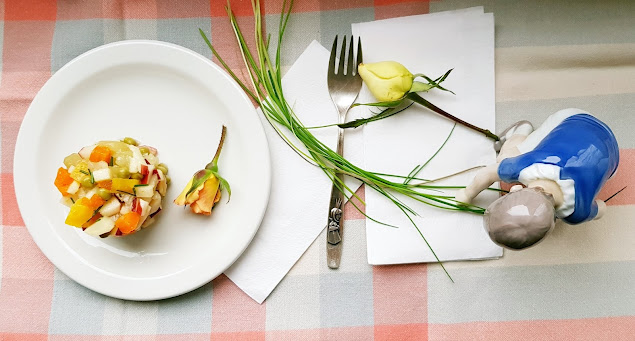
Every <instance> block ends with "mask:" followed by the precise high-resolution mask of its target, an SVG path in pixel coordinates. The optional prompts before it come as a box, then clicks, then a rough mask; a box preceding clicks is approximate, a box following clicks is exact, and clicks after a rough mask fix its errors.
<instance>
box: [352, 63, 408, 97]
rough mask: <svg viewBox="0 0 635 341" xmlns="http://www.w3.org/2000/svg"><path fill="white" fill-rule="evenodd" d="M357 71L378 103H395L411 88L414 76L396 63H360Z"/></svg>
mask: <svg viewBox="0 0 635 341" xmlns="http://www.w3.org/2000/svg"><path fill="white" fill-rule="evenodd" d="M357 70H358V72H359V75H360V76H361V77H362V79H363V80H364V83H366V86H368V89H369V90H370V92H371V93H372V94H373V96H375V98H377V100H378V101H380V102H391V101H396V100H398V99H400V98H402V97H403V96H404V95H405V94H406V93H408V91H410V89H411V88H412V82H413V80H414V76H413V75H412V73H410V71H408V69H406V67H405V66H403V65H401V64H399V63H397V62H391V61H389V62H379V63H370V64H363V63H362V64H359V67H358V69H357Z"/></svg>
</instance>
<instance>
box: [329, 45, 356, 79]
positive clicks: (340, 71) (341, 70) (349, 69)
mask: <svg viewBox="0 0 635 341" xmlns="http://www.w3.org/2000/svg"><path fill="white" fill-rule="evenodd" d="M337 39H338V36H335V40H333V47H332V48H331V58H330V60H329V70H328V72H329V74H336V75H344V76H351V75H356V74H357V65H359V64H360V63H361V62H362V60H363V59H362V41H361V39H360V38H359V37H358V38H357V58H355V57H354V54H355V53H354V51H353V42H354V40H355V38H354V37H351V42H350V44H349V48H348V53H346V36H344V38H343V39H342V48H341V51H340V56H339V60H340V63H339V67H338V68H337V69H335V60H336V59H337ZM354 59H356V62H353V60H354ZM345 60H346V61H347V62H346V65H344V61H345Z"/></svg>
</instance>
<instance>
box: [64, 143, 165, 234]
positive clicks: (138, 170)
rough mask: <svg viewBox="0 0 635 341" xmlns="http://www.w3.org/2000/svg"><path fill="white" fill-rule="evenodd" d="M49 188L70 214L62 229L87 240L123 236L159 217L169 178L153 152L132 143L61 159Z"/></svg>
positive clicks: (95, 148) (85, 150) (108, 145)
mask: <svg viewBox="0 0 635 341" xmlns="http://www.w3.org/2000/svg"><path fill="white" fill-rule="evenodd" d="M64 166H65V167H60V168H59V169H58V170H57V176H56V177H55V186H56V187H57V189H58V190H59V191H60V193H62V196H63V198H62V202H63V203H64V204H66V205H67V206H69V207H70V208H71V210H70V212H69V214H68V216H67V217H66V224H67V225H70V226H75V227H77V228H82V229H83V230H84V231H85V232H86V233H88V234H90V235H92V236H100V237H102V238H106V237H108V236H125V235H129V234H132V233H135V232H137V231H139V230H141V229H143V228H145V227H148V226H150V225H151V224H152V223H153V222H154V219H155V218H156V215H157V214H158V213H159V212H161V204H162V202H163V198H164V197H165V194H166V191H167V188H168V184H169V183H170V178H169V177H168V175H167V174H168V168H167V166H166V165H164V164H162V163H159V158H158V157H157V150H156V149H154V148H152V147H148V146H138V143H137V141H136V140H134V139H132V138H129V137H126V138H125V139H123V140H122V141H102V142H99V143H97V144H95V145H92V146H88V147H84V148H82V149H81V150H80V151H79V152H78V153H73V154H71V155H69V156H67V157H66V158H65V159H64Z"/></svg>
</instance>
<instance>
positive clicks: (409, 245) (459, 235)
mask: <svg viewBox="0 0 635 341" xmlns="http://www.w3.org/2000/svg"><path fill="white" fill-rule="evenodd" d="M482 12H483V9H482V7H479V8H473V9H467V10H461V11H453V12H443V13H435V14H429V15H418V16H412V17H404V18H396V19H388V20H381V21H376V22H370V23H361V24H354V25H353V34H354V35H356V36H361V37H362V41H363V46H364V61H365V62H367V63H370V62H378V61H384V60H395V61H399V62H401V63H402V64H404V65H405V66H406V67H407V68H408V69H409V70H410V71H411V72H413V73H419V72H421V73H425V74H426V75H428V76H430V77H433V78H436V77H437V76H439V75H442V74H443V73H444V72H445V71H446V70H448V69H450V68H454V71H452V74H451V75H450V76H449V77H448V79H447V80H446V81H445V82H444V83H443V85H444V86H445V87H446V88H448V89H451V90H453V91H454V92H455V93H456V96H455V95H452V94H450V93H445V92H441V91H439V90H433V91H432V92H430V93H427V94H423V97H424V98H426V99H428V100H429V101H430V102H432V103H434V104H436V105H437V106H439V107H441V108H443V109H445V110H446V111H448V112H450V113H452V114H454V115H455V116H458V117H460V118H462V119H464V120H466V121H468V122H471V123H473V124H475V125H477V126H480V127H484V128H487V129H490V130H491V131H494V128H495V116H494V106H495V103H494V17H493V15H492V14H483V13H482ZM364 96H365V97H363V98H360V102H373V101H375V100H374V99H373V98H372V96H370V95H369V94H368V92H364ZM452 126H453V122H451V121H449V120H447V119H445V118H443V117H441V116H439V115H437V114H435V113H433V112H431V111H429V110H427V109H424V108H423V107H421V106H419V105H417V104H415V105H413V106H412V107H411V108H410V109H408V110H406V111H404V112H402V113H400V114H398V115H396V116H393V117H391V118H388V119H386V120H382V121H378V122H375V123H372V124H369V125H367V126H365V127H364V134H363V136H364V148H365V164H366V167H367V168H368V169H370V170H373V171H378V172H382V173H391V174H399V175H407V174H408V173H409V172H410V171H411V170H412V169H413V168H414V167H415V166H416V165H418V164H422V163H424V162H425V161H426V160H427V159H428V158H429V157H430V156H431V155H432V154H433V153H434V152H435V151H436V149H437V148H438V147H439V146H440V145H441V143H442V142H443V141H444V140H445V138H446V137H447V135H448V133H449V132H450V130H451V129H452ZM494 161H495V153H494V149H493V147H492V142H491V140H489V139H487V138H485V137H484V136H482V135H479V134H478V133H475V132H473V131H470V130H468V129H467V128H464V127H462V126H457V127H456V129H455V131H454V134H453V135H452V137H451V139H450V140H449V142H448V143H447V145H446V146H445V147H444V148H443V150H442V151H441V153H439V154H438V155H437V157H436V158H435V159H434V160H433V161H432V162H431V163H430V164H428V166H427V167H426V168H425V169H424V170H423V171H422V172H421V173H420V174H419V176H420V177H422V178H427V179H435V178H438V177H441V176H444V175H447V174H451V173H454V172H457V171H459V170H463V169H467V168H469V167H473V166H476V165H484V164H489V163H493V162H494ZM473 176H474V173H473V172H472V173H468V174H464V175H462V176H457V177H453V178H452V179H449V180H447V181H444V182H441V183H439V184H448V185H449V184H452V185H466V184H467V183H468V182H469V180H470V179H471V178H473ZM452 195H453V193H452ZM496 197H497V194H496V193H492V192H490V193H484V194H482V195H481V196H480V197H479V198H478V199H479V200H478V201H477V202H476V204H479V205H480V206H482V207H486V206H487V205H488V203H489V202H491V201H493V200H494V199H495V198H496ZM404 202H406V203H407V204H408V205H409V206H410V207H413V208H415V210H416V211H417V212H418V213H419V214H420V216H418V217H415V218H414V221H415V222H416V224H417V225H418V227H419V228H420V229H421V232H422V233H423V234H424V236H426V238H427V240H428V242H429V243H430V245H431V246H432V247H433V248H434V250H435V252H436V254H437V255H438V256H439V258H440V259H441V260H464V259H483V258H494V257H500V256H502V249H501V248H500V247H498V246H496V245H495V244H494V243H492V242H491V240H490V239H489V238H488V236H487V234H486V232H485V231H484V229H483V223H482V217H481V216H478V215H474V214H467V213H459V212H449V211H445V210H440V209H437V208H432V207H429V206H426V205H424V204H421V203H418V202H415V201H413V200H409V199H408V198H404ZM366 204H367V206H366V213H367V214H368V215H369V216H370V217H372V218H374V219H377V220H379V221H382V222H386V223H390V224H393V225H396V226H399V228H390V227H386V226H383V225H380V224H377V223H376V222H373V221H372V220H369V219H367V220H366V229H367V245H368V262H369V263H370V264H397V263H414V262H433V261H435V258H434V256H433V255H432V253H431V252H430V250H429V249H428V247H427V246H426V244H425V242H424V241H423V239H422V238H421V237H420V236H419V234H418V232H417V231H416V230H415V228H414V227H413V226H412V225H411V224H410V223H409V221H408V219H407V218H406V217H405V216H404V214H403V213H402V212H401V211H400V210H399V209H398V208H396V207H395V206H394V205H393V204H392V203H391V202H390V201H388V200H387V199H386V198H385V197H383V196H382V195H380V194H377V193H375V192H374V191H367V192H366Z"/></svg>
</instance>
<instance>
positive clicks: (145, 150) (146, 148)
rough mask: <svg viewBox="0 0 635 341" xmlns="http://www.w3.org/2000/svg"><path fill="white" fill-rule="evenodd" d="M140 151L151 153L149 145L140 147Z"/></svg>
mask: <svg viewBox="0 0 635 341" xmlns="http://www.w3.org/2000/svg"><path fill="white" fill-rule="evenodd" d="M139 151H140V152H141V154H150V149H148V147H139Z"/></svg>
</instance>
